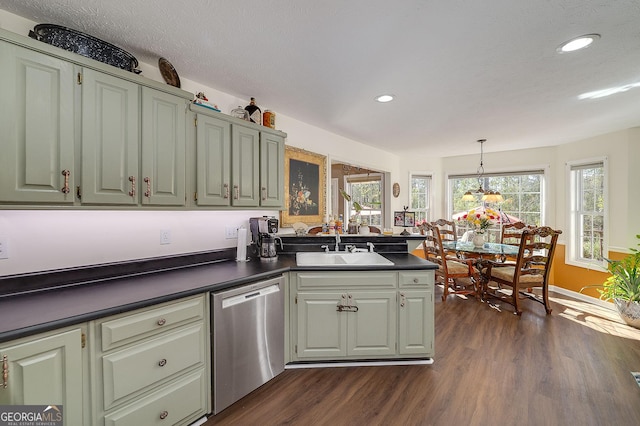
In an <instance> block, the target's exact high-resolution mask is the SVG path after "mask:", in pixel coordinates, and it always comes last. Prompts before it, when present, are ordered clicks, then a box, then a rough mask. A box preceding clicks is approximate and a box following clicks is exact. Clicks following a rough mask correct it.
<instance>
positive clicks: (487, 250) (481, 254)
mask: <svg viewBox="0 0 640 426" xmlns="http://www.w3.org/2000/svg"><path fill="white" fill-rule="evenodd" d="M442 248H443V249H444V250H446V251H450V252H451V251H452V252H456V253H457V254H460V255H463V254H470V255H472V256H473V257H477V258H480V259H489V260H500V261H502V262H504V261H505V260H506V259H507V257H515V256H517V255H518V249H519V247H518V246H514V245H511V244H500V243H484V244H483V245H482V246H479V247H478V246H475V245H474V244H473V243H472V242H470V241H469V242H465V241H443V242H442Z"/></svg>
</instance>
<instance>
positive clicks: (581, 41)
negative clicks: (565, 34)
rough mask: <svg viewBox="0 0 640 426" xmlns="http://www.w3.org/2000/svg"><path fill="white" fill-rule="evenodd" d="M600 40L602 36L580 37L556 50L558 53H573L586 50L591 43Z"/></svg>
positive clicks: (589, 35) (587, 35)
mask: <svg viewBox="0 0 640 426" xmlns="http://www.w3.org/2000/svg"><path fill="white" fill-rule="evenodd" d="M599 38H600V34H586V35H582V36H580V37H576V38H573V39H571V40H569V41H565V42H564V43H562V44H561V45H560V46H558V48H557V49H556V50H557V51H558V53H567V52H573V51H574V50H579V49H584V48H585V47H587V46H589V45H590V44H591V43H593V42H594V41H596V40H597V39H599Z"/></svg>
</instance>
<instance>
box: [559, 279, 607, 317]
mask: <svg viewBox="0 0 640 426" xmlns="http://www.w3.org/2000/svg"><path fill="white" fill-rule="evenodd" d="M549 290H550V291H554V292H556V293H559V294H563V295H565V296H569V297H573V298H574V299H578V300H580V301H581V302H587V303H592V304H594V305H598V306H600V307H601V308H606V309H610V310H612V311H615V309H616V307H615V306H614V305H613V303H611V302H607V301H606V300H601V299H598V298H596V297H591V296H587V295H586V294H582V293H578V292H575V291H572V290H567V289H566V288H562V287H556V286H555V285H550V286H549Z"/></svg>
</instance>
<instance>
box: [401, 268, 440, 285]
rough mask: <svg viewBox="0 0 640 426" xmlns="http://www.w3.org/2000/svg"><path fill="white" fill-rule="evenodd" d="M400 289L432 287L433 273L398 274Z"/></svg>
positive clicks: (410, 272)
mask: <svg viewBox="0 0 640 426" xmlns="http://www.w3.org/2000/svg"><path fill="white" fill-rule="evenodd" d="M398 282H399V284H400V287H421V288H424V287H432V286H433V272H417V271H408V272H398Z"/></svg>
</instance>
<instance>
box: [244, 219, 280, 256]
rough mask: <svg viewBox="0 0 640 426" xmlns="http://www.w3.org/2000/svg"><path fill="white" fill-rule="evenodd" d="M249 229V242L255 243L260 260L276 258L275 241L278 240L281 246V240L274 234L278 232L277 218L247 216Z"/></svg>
mask: <svg viewBox="0 0 640 426" xmlns="http://www.w3.org/2000/svg"><path fill="white" fill-rule="evenodd" d="M249 229H250V230H251V242H252V243H253V244H255V246H256V248H257V251H258V256H259V257H260V260H263V261H274V260H277V259H278V253H277V250H276V241H279V242H280V248H282V240H281V239H280V237H276V236H275V235H274V234H276V233H278V219H276V218H275V217H269V216H263V217H252V218H249Z"/></svg>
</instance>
